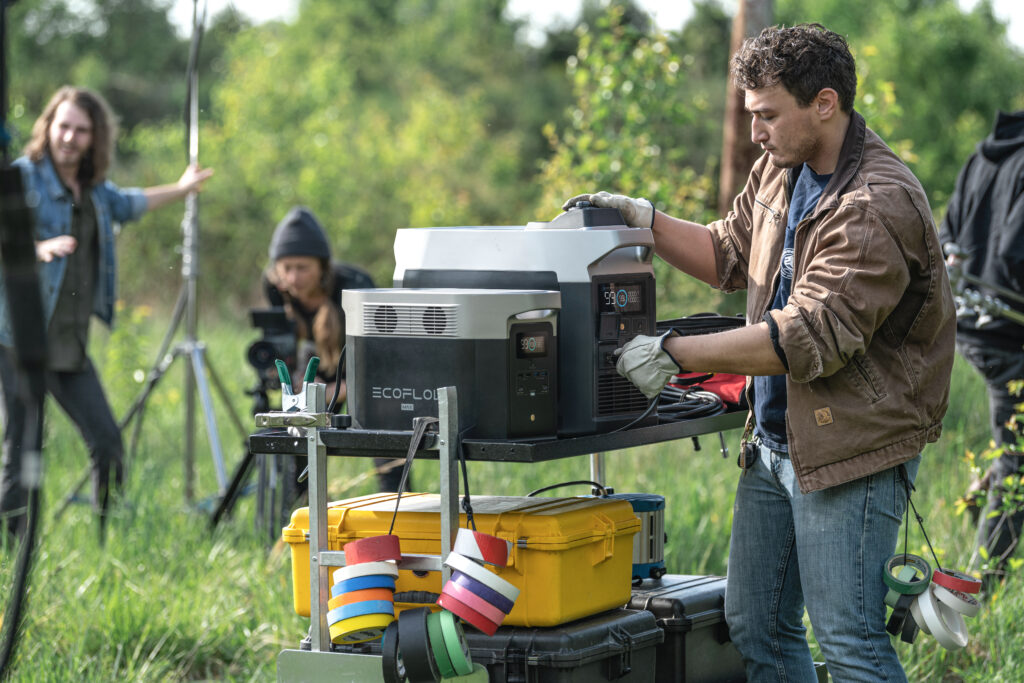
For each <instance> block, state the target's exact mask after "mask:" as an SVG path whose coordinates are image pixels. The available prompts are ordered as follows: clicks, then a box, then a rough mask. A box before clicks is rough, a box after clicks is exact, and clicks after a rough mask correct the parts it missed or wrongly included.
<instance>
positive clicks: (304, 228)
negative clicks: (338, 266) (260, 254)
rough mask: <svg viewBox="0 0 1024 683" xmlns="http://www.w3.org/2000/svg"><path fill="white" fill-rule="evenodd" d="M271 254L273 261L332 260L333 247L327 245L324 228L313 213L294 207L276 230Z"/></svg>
mask: <svg viewBox="0 0 1024 683" xmlns="http://www.w3.org/2000/svg"><path fill="white" fill-rule="evenodd" d="M269 253H270V260H271V261H276V260H277V259H279V258H283V257H285V256H312V257H314V258H319V259H327V260H330V258H331V245H330V244H328V243H327V235H325V234H324V229H323V226H321V225H320V221H318V220H317V219H316V216H314V215H313V212H312V211H310V210H309V209H307V208H306V207H304V206H293V207H292V208H291V209H290V210H289V211H288V213H287V214H286V215H285V217H284V218H282V219H281V222H280V223H278V224H277V227H276V228H274V236H273V237H272V238H271V239H270V249H269Z"/></svg>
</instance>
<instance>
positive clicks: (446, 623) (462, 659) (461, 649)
mask: <svg viewBox="0 0 1024 683" xmlns="http://www.w3.org/2000/svg"><path fill="white" fill-rule="evenodd" d="M438 614H439V615H440V619H439V620H440V623H441V632H442V634H443V636H444V645H445V648H447V650H448V657H449V658H450V659H451V662H452V666H453V667H455V673H457V674H458V675H460V676H466V675H467V674H471V673H473V660H472V659H470V656H469V643H467V642H466V634H465V633H463V632H462V626H460V625H459V622H457V621H456V620H455V615H454V614H452V613H451V612H449V611H448V610H441V611H440V612H438Z"/></svg>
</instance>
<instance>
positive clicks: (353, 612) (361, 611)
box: [327, 600, 395, 625]
mask: <svg viewBox="0 0 1024 683" xmlns="http://www.w3.org/2000/svg"><path fill="white" fill-rule="evenodd" d="M367 614H390V615H392V616H393V615H394V614H395V603H393V602H391V601H390V600H363V601H362V602H353V603H350V604H348V605H342V606H341V607H335V608H334V609H332V610H331V611H330V612H328V613H327V623H328V625H330V624H336V623H338V622H339V621H343V620H344V619H352V618H353V617H365V616H366V615H367Z"/></svg>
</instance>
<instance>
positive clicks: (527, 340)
mask: <svg viewBox="0 0 1024 683" xmlns="http://www.w3.org/2000/svg"><path fill="white" fill-rule="evenodd" d="M547 353H548V333H547V332H517V333H516V358H540V357H542V356H546V355H547Z"/></svg>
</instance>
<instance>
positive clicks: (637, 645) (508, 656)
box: [466, 609, 664, 683]
mask: <svg viewBox="0 0 1024 683" xmlns="http://www.w3.org/2000/svg"><path fill="white" fill-rule="evenodd" d="M663 638H664V632H663V631H662V629H660V628H658V625H657V623H656V620H655V617H654V615H653V614H651V613H650V612H647V611H643V610H632V609H614V610H609V611H607V612H601V613H600V614H595V615H594V616H592V617H587V618H585V619H578V620H576V621H571V622H569V623H567V624H562V625H561V626H553V627H550V628H524V627H514V626H503V627H501V628H499V629H498V631H497V633H495V634H494V635H493V636H487V635H485V634H483V633H481V632H480V631H477V630H476V629H473V628H469V627H467V628H466V639H467V640H468V641H469V647H470V649H471V651H472V654H473V661H474V662H476V663H480V664H483V665H484V666H486V667H487V671H488V674H489V676H490V681H491V683H513V682H516V683H519V682H527V681H528V682H529V683H569V682H572V683H592V682H595V681H629V682H636V683H639V682H641V681H643V682H647V683H653V682H654V680H655V665H654V656H653V655H654V652H655V648H656V647H657V646H658V645H659V644H660V643H661V642H662V639H663Z"/></svg>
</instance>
